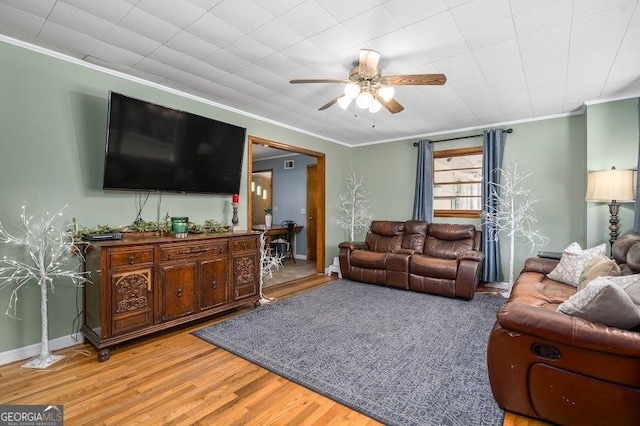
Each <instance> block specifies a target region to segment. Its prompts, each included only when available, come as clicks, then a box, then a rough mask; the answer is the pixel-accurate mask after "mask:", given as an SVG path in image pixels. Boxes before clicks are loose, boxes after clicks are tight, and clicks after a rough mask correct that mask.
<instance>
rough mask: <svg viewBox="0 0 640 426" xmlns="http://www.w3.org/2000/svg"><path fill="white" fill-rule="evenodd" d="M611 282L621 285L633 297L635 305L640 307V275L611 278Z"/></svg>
mask: <svg viewBox="0 0 640 426" xmlns="http://www.w3.org/2000/svg"><path fill="white" fill-rule="evenodd" d="M609 281H611V282H612V283H614V284H617V285H619V286H620V287H621V288H622V289H623V290H624V291H625V293H627V294H628V295H629V297H631V300H633V303H635V304H636V305H638V306H640V274H632V275H625V276H622V277H610V278H609Z"/></svg>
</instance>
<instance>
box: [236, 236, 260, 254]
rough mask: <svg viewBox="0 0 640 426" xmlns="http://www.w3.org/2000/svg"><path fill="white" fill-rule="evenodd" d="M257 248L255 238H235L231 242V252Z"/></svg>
mask: <svg viewBox="0 0 640 426" xmlns="http://www.w3.org/2000/svg"><path fill="white" fill-rule="evenodd" d="M257 248H258V239H257V238H236V239H234V240H233V251H234V252H237V251H243V250H256V249H257Z"/></svg>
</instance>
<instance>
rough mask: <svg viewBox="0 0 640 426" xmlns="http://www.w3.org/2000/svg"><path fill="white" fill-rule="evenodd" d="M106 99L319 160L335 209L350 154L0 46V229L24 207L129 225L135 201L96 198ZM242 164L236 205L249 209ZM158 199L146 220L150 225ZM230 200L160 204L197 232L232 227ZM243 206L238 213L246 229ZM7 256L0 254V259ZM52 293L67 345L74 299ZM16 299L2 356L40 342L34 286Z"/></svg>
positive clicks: (330, 237) (2, 301)
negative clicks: (198, 120)
mask: <svg viewBox="0 0 640 426" xmlns="http://www.w3.org/2000/svg"><path fill="white" fill-rule="evenodd" d="M110 90H113V91H117V92H120V93H123V94H126V95H129V96H133V97H137V98H140V99H144V100H148V101H150V102H154V103H158V104H161V105H166V106H169V107H172V108H177V109H182V110H186V111H189V112H192V113H195V114H199V115H203V116H207V117H211V118H215V119H217V120H221V121H225V122H228V123H231V124H235V125H238V126H243V127H246V128H247V135H252V136H258V137H260V138H264V139H269V140H273V141H278V142H282V143H285V144H290V145H294V146H298V147H302V148H307V149H311V150H315V151H319V152H323V153H325V154H326V203H327V205H328V206H331V205H334V204H335V203H336V201H337V198H338V196H339V193H340V192H341V191H342V185H343V182H344V179H345V177H346V173H347V170H348V169H349V152H350V150H349V148H347V147H346V146H343V145H339V144H336V143H332V142H328V141H326V140H323V139H321V138H318V137H313V136H310V135H307V134H305V133H301V132H297V131H294V130H291V129H288V128H285V127H282V126H277V125H275V124H271V123H268V122H265V121H260V120H257V119H254V118H251V117H248V116H245V115H241V114H237V113H234V112H230V111H227V110H224V109H220V108H216V107H214V106H212V105H210V104H207V103H204V102H199V101H197V100H194V99H190V98H188V97H184V96H180V95H178V94H174V93H170V92H169V91H167V90H161V89H160V88H157V87H153V86H152V85H148V84H143V83H142V82H138V81H132V80H131V79H127V78H122V77H119V76H116V75H113V74H109V73H105V72H101V71H99V70H95V69H91V68H88V67H84V66H81V65H78V64H75V63H72V62H69V61H65V60H61V59H58V58H55V57H51V56H47V55H44V54H41V53H38V52H35V51H32V50H28V49H24V48H22V47H18V46H14V45H11V44H7V43H2V42H0V129H2V133H1V134H0V141H1V146H2V155H1V156H0V188H2V189H1V191H2V192H1V193H2V201H3V202H2V204H0V220H1V221H2V223H3V224H4V225H6V226H7V228H8V229H12V228H13V227H14V225H15V224H16V223H17V221H18V220H19V214H20V206H21V203H22V201H23V200H24V201H26V202H27V207H28V209H29V211H32V212H38V211H42V210H51V211H57V210H58V209H60V208H62V207H63V206H64V205H66V204H69V207H68V208H67V210H66V213H65V216H66V217H67V218H68V220H69V221H70V220H71V217H75V218H77V219H78V220H79V222H80V223H81V224H82V225H84V226H88V227H92V226H95V225H97V224H110V225H126V224H130V223H131V222H132V221H133V220H134V218H135V215H136V211H137V208H136V194H135V193H134V192H124V191H122V192H117V191H103V190H102V170H103V164H104V144H105V131H106V118H107V96H108V92H109V91H110ZM246 165H247V161H246V157H245V161H244V170H245V172H244V173H243V174H244V176H245V177H244V178H243V182H242V186H241V188H242V190H241V194H240V196H241V200H246V199H247V195H246V192H247V189H246ZM157 201H158V198H157V196H156V195H152V196H151V197H150V199H149V201H148V203H147V205H146V208H145V209H144V211H143V218H144V219H147V220H155V219H156V216H157V213H156V210H157ZM230 207H231V206H230V200H229V197H228V196H215V195H213V196H212V195H183V194H172V195H168V194H164V195H163V196H162V204H161V209H160V215H161V217H164V215H165V213H167V212H168V213H169V214H171V215H179V216H183V215H184V216H189V217H190V219H191V220H194V221H196V222H201V221H204V220H205V219H214V220H218V221H220V222H223V223H228V224H230V223H231V208H230ZM330 214H331V209H327V216H328V217H327V229H326V247H327V249H326V256H327V259H329V260H330V259H332V257H333V256H335V255H336V254H337V244H338V243H339V242H340V241H341V240H342V235H341V233H340V232H339V230H337V229H335V227H334V226H332V225H331V223H330V217H329V215H330ZM246 217H247V211H246V204H245V205H241V207H240V211H239V218H240V225H241V226H246ZM12 252H14V249H13V248H11V247H6V246H0V255H2V256H4V255H11V254H12ZM63 284H64V283H61V284H60V285H57V286H56V290H55V293H54V294H51V296H50V300H49V302H50V303H49V306H50V309H49V324H50V329H49V337H50V338H51V339H55V338H57V337H61V336H68V335H70V334H72V332H73V331H74V329H75V327H74V319H75V318H76V316H77V311H78V310H79V309H80V308H79V307H76V290H75V289H74V288H73V287H72V286H71V285H63ZM31 287H33V288H30V289H27V290H26V291H24V292H23V293H21V295H20V296H21V297H20V300H19V304H18V316H19V317H20V318H21V320H17V319H14V318H10V317H8V316H6V315H3V314H1V313H3V312H4V311H5V309H6V306H7V304H8V300H9V295H10V292H9V291H6V290H4V291H0V336H2V338H1V339H0V354H1V353H2V352H3V351H7V350H11V349H16V348H21V347H24V346H28V345H31V344H34V343H38V342H39V341H40V334H39V333H40V316H39V313H40V310H39V296H38V295H39V293H38V291H37V286H35V285H32V286H31Z"/></svg>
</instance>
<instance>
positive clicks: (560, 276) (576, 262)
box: [547, 243, 607, 287]
mask: <svg viewBox="0 0 640 426" xmlns="http://www.w3.org/2000/svg"><path fill="white" fill-rule="evenodd" d="M606 249H607V245H606V244H600V245H599V246H596V247H592V248H590V249H586V250H582V247H580V244H578V243H571V244H570V245H569V247H567V248H566V249H564V251H563V252H562V257H561V258H560V263H558V264H557V265H556V267H555V268H553V271H551V272H549V274H548V275H547V277H548V278H549V279H552V280H554V281H559V282H561V283H565V284H569V285H572V286H574V287H577V286H578V280H579V279H580V274H581V273H582V271H583V270H584V267H585V265H586V264H587V262H588V261H590V260H591V259H593V258H594V257H596V256H597V255H598V254H601V253H602V254H604V253H605V251H606Z"/></svg>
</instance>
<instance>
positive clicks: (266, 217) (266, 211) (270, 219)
mask: <svg viewBox="0 0 640 426" xmlns="http://www.w3.org/2000/svg"><path fill="white" fill-rule="evenodd" d="M272 211H273V209H272V208H271V207H265V208H264V224H265V225H266V226H267V228H271V224H272V223H273V216H271V212H272Z"/></svg>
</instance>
